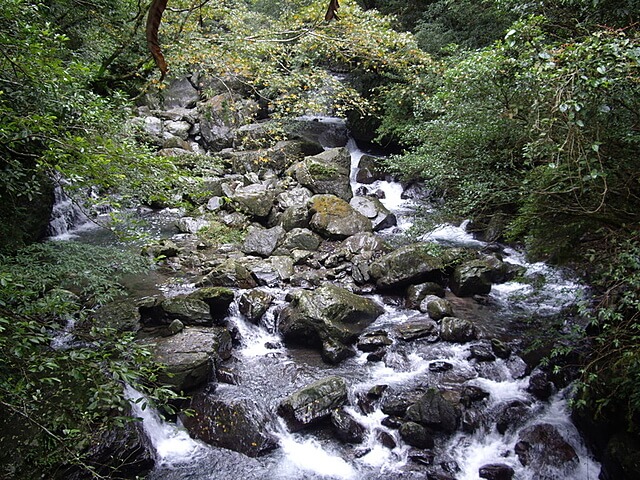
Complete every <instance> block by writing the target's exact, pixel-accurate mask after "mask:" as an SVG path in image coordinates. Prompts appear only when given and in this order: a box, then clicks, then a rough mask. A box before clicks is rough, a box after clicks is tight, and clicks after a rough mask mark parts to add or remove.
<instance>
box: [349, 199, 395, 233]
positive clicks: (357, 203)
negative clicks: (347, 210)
mask: <svg viewBox="0 0 640 480" xmlns="http://www.w3.org/2000/svg"><path fill="white" fill-rule="evenodd" d="M349 204H350V205H351V206H352V207H353V209H354V210H355V211H357V212H359V213H361V214H362V215H364V216H365V217H367V218H368V219H369V220H371V225H372V227H373V231H374V232H377V231H380V230H383V229H385V228H389V227H393V226H394V225H396V224H397V220H396V216H395V215H394V214H393V213H391V212H390V211H389V210H388V209H387V208H386V207H385V206H384V205H383V204H382V202H380V200H378V199H377V198H375V197H353V198H352V199H351V200H350V201H349Z"/></svg>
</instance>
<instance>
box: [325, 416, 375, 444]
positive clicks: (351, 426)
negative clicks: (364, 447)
mask: <svg viewBox="0 0 640 480" xmlns="http://www.w3.org/2000/svg"><path fill="white" fill-rule="evenodd" d="M331 424H332V425H333V427H334V429H335V434H336V437H338V439H340V440H341V441H343V442H345V443H362V442H363V441H364V438H365V434H366V433H367V430H366V428H365V427H364V426H362V425H361V424H360V423H358V422H357V421H356V419H355V418H353V416H352V415H350V414H349V413H347V412H346V411H345V410H343V409H336V410H334V411H333V412H331Z"/></svg>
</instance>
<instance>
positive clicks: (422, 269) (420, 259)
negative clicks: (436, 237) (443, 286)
mask: <svg viewBox="0 0 640 480" xmlns="http://www.w3.org/2000/svg"><path fill="white" fill-rule="evenodd" d="M444 266H445V265H444V261H443V259H442V258H441V257H439V256H436V255H434V254H433V244H430V243H422V242H420V243H413V244H410V245H406V246H403V247H400V248H398V249H397V250H394V251H393V252H391V253H388V254H387V255H384V256H383V257H381V258H379V259H378V260H376V261H375V262H373V263H372V264H371V267H370V268H369V273H370V275H371V276H372V277H373V278H374V279H375V280H376V284H377V286H378V287H379V288H387V289H392V288H399V287H403V286H405V285H408V284H411V283H417V282H425V281H438V280H440V279H441V277H442V271H443V269H444Z"/></svg>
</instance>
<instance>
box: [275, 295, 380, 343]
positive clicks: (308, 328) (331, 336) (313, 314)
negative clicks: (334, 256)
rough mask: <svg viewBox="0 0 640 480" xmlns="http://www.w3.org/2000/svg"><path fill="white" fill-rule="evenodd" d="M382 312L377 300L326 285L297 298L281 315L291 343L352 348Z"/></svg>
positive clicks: (285, 335) (294, 298) (283, 326)
mask: <svg viewBox="0 0 640 480" xmlns="http://www.w3.org/2000/svg"><path fill="white" fill-rule="evenodd" d="M382 312H383V309H382V307H381V306H380V305H378V304H377V303H376V302H374V301H373V300H370V299H368V298H364V297H361V296H359V295H355V294H353V293H351V292H349V291H348V290H346V289H344V288H340V287H337V286H335V285H331V284H325V285H323V286H322V287H320V288H318V289H316V290H314V291H306V290H303V291H298V292H296V293H295V294H294V295H293V298H292V300H291V303H290V304H289V305H288V306H287V307H285V308H284V309H283V310H282V311H281V312H280V332H281V333H282V335H283V337H284V340H285V342H288V343H294V344H306V345H311V346H316V347H318V346H322V344H323V343H325V342H328V341H331V342H333V343H335V342H337V343H340V344H344V345H348V344H351V343H353V342H354V341H355V340H356V339H357V337H358V335H360V333H362V331H363V330H364V328H366V327H367V326H368V325H369V324H370V323H371V322H373V321H374V320H375V319H376V318H377V317H378V316H379V315H381V314H382Z"/></svg>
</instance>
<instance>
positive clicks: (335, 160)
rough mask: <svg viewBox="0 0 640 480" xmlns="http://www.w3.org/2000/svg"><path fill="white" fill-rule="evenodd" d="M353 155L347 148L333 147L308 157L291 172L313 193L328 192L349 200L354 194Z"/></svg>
mask: <svg viewBox="0 0 640 480" xmlns="http://www.w3.org/2000/svg"><path fill="white" fill-rule="evenodd" d="M350 170H351V156H350V155H349V152H348V150H347V149H346V148H332V149H329V150H326V151H324V152H322V153H320V154H318V155H314V156H312V157H306V158H305V159H304V160H303V161H302V162H298V163H297V164H295V165H294V166H293V167H292V168H291V169H290V171H289V173H290V174H291V175H292V176H293V177H294V178H295V179H296V180H297V181H298V182H299V183H300V184H301V185H303V186H305V187H307V188H308V189H309V190H311V191H312V192H313V193H316V194H322V193H327V194H331V195H335V196H337V197H339V198H342V199H343V200H346V201H349V200H350V199H351V197H352V196H353V193H352V192H351V183H350V181H349V174H350Z"/></svg>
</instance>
